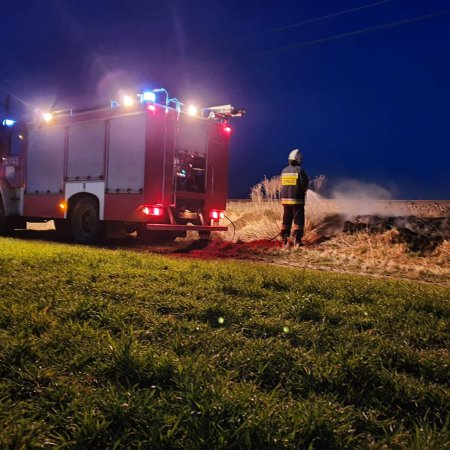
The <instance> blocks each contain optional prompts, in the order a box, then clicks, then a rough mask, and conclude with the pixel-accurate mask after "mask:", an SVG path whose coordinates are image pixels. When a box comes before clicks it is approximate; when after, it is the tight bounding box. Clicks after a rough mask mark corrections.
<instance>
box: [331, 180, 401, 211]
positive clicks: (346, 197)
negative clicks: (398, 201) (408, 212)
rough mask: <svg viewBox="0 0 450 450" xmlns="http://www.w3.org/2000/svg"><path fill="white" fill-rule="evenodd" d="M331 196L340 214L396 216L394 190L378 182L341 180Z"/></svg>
mask: <svg viewBox="0 0 450 450" xmlns="http://www.w3.org/2000/svg"><path fill="white" fill-rule="evenodd" d="M331 198H332V199H333V201H334V202H335V204H336V208H337V210H338V212H339V214H342V215H344V216H345V217H347V218H349V219H351V218H354V217H356V216H360V215H380V216H396V215H400V214H401V213H400V212H399V211H396V206H395V204H392V203H390V202H389V200H392V198H393V195H392V192H391V191H390V190H389V189H387V188H386V187H383V186H380V185H378V184H376V183H364V182H361V181H357V180H345V181H341V182H339V183H338V184H336V185H335V186H334V188H333V189H332V190H331Z"/></svg>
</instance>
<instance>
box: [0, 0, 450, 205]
mask: <svg viewBox="0 0 450 450" xmlns="http://www.w3.org/2000/svg"><path fill="white" fill-rule="evenodd" d="M0 4H1V17H2V26H1V27H0V40H1V42H2V64H1V65H0V96H1V97H0V98H2V97H3V95H5V94H6V93H8V92H10V93H12V94H14V95H15V96H16V97H17V98H19V99H21V100H22V101H24V102H25V103H26V108H28V109H29V110H32V109H34V108H35V107H37V106H41V107H47V106H52V105H54V106H56V107H69V106H82V105H83V106H87V105H90V104H96V103H98V102H104V101H108V100H109V99H110V98H111V97H114V96H116V93H117V91H118V90H119V89H129V90H131V91H136V92H137V91H139V90H142V89H143V88H145V87H151V88H155V87H165V88H166V89H167V90H168V91H169V92H170V94H171V96H173V97H177V98H179V99H180V100H181V101H183V102H185V103H188V102H190V101H193V102H195V103H197V104H198V105H200V106H211V105H214V104H223V103H232V104H233V105H235V106H237V107H243V108H245V109H247V111H248V114H247V116H246V117H244V118H243V119H237V120H236V121H235V122H234V124H233V128H234V129H233V142H232V154H231V166H230V181H231V182H230V196H232V197H245V196H247V195H248V191H249V189H250V187H251V186H252V185H253V184H255V183H256V182H258V181H259V180H260V179H261V178H262V177H263V176H264V175H266V176H268V177H271V176H273V175H276V174H278V173H279V172H280V170H281V169H282V168H283V167H284V165H285V164H286V159H287V155H288V153H289V151H290V149H291V148H294V147H300V148H301V149H303V152H304V160H305V168H306V170H307V172H308V173H309V174H310V176H312V177H313V176H316V175H319V174H324V175H326V176H327V178H328V181H329V184H331V185H333V184H336V183H338V182H340V181H341V180H345V179H354V180H359V181H363V182H366V183H377V184H379V185H381V186H383V187H385V188H388V189H391V190H392V192H393V195H394V197H396V198H412V199H419V198H422V199H426V198H429V199H449V198H450V112H449V111H450V57H449V55H450V1H449V0H447V1H444V0H434V1H423V0H422V1H419V0H384V1H383V0H378V1H377V0H322V1H320V2H318V1H316V0H303V1H300V0H295V1H294V0H293V1H290V0H289V1H279V2H275V1H273V0H272V1H265V0H261V1H245V0H240V1H235V0H228V1H226V2H224V1H220V2H219V1H215V0H209V1H205V0H189V1H188V0H165V1H152V0H126V1H123V0H120V1H113V0H96V1H92V0H46V1H41V2H31V1H30V2H25V1H14V2H12V1H5V0H1V1H0ZM366 5H372V6H370V7H367V8H362V7H364V6H366ZM351 9H354V10H353V11H347V10H351ZM447 10H448V11H447ZM344 11H347V12H344ZM440 11H446V13H442V14H440V15H435V16H433V17H429V18H424V19H423V20H414V21H410V22H406V23H400V24H398V25H394V26H388V27H383V28H380V29H378V28H377V27H379V26H380V25H384V24H391V23H396V22H403V21H406V20H408V19H413V18H417V17H422V16H429V15H432V14H434V13H439V12H440ZM335 13H341V14H335ZM326 16H331V17H326ZM316 18H321V19H320V20H312V19H316ZM300 22H307V23H303V24H302V25H299V26H291V27H290V25H294V24H298V23H300ZM358 30H366V32H364V33H355V34H352V35H349V36H343V37H340V38H337V39H330V40H324V41H322V42H316V41H318V40H322V39H323V38H329V37H333V36H339V35H342V34H344V35H346V34H347V33H352V32H355V31H358ZM298 44H301V45H298ZM21 105H22V104H21V103H20V102H19V100H17V99H15V97H14V98H13V100H12V110H13V112H14V113H16V115H19V114H23V113H24V112H25V110H26V108H25V107H21Z"/></svg>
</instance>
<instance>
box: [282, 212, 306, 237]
mask: <svg viewBox="0 0 450 450" xmlns="http://www.w3.org/2000/svg"><path fill="white" fill-rule="evenodd" d="M283 209H284V212H283V224H282V225H281V237H282V238H283V239H284V240H287V238H288V237H289V236H290V235H291V228H292V222H294V227H293V230H292V231H293V238H294V239H295V241H296V242H300V241H301V239H302V237H303V231H304V228H305V205H304V204H302V205H283Z"/></svg>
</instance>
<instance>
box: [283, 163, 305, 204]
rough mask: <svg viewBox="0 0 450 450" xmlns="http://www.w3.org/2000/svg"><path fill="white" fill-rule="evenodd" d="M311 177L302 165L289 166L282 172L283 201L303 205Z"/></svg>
mask: <svg viewBox="0 0 450 450" xmlns="http://www.w3.org/2000/svg"><path fill="white" fill-rule="evenodd" d="M308 184H309V178H308V175H307V174H306V172H305V171H304V170H303V169H302V168H301V167H300V166H291V165H289V166H287V167H285V168H284V169H283V171H282V172H281V203H282V204H283V205H302V204H304V203H305V194H306V190H307V189H308Z"/></svg>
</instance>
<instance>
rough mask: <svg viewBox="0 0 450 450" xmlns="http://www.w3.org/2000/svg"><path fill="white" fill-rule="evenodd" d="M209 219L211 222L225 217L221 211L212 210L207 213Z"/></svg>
mask: <svg viewBox="0 0 450 450" xmlns="http://www.w3.org/2000/svg"><path fill="white" fill-rule="evenodd" d="M209 217H210V219H213V220H219V219H223V218H224V217H225V214H224V212H223V211H217V210H216V209H212V210H211V211H210V212H209Z"/></svg>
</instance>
